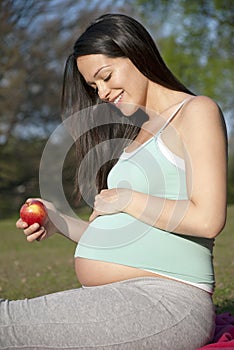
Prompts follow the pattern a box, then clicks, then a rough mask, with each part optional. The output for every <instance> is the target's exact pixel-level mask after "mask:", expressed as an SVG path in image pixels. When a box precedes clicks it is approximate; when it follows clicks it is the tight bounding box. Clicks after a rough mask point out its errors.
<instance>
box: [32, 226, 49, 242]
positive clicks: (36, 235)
mask: <svg viewBox="0 0 234 350" xmlns="http://www.w3.org/2000/svg"><path fill="white" fill-rule="evenodd" d="M45 235H46V230H45V228H44V227H41V228H40V230H38V231H36V232H34V233H32V234H31V235H29V236H27V241H28V242H30V243H31V242H34V241H40V240H41V239H42V236H45Z"/></svg>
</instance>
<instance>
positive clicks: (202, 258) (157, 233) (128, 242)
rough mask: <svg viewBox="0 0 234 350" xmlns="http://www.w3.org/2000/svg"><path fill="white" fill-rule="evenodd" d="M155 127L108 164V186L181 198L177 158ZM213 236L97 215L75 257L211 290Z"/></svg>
mask: <svg viewBox="0 0 234 350" xmlns="http://www.w3.org/2000/svg"><path fill="white" fill-rule="evenodd" d="M184 103H185V101H183V102H182V103H181V104H180V106H179V108H178V109H177V110H176V111H175V112H174V113H173V115H172V116H171V117H170V118H169V119H168V120H167V122H166V124H165V125H164V126H163V127H162V128H161V129H160V130H159V132H158V133H157V134H156V135H154V136H153V137H152V138H150V139H149V140H148V141H146V142H145V143H144V144H142V145H141V146H140V147H138V148H137V149H136V150H135V151H133V152H131V153H126V152H124V153H123V154H122V155H121V157H120V158H119V160H118V162H117V163H116V164H115V166H114V167H113V168H112V169H111V171H110V173H109V175H108V179H107V183H108V188H109V189H110V188H130V189H132V190H135V191H138V192H143V193H147V194H149V195H152V196H158V197H161V198H166V199H172V200H186V199H188V196H187V188H186V172H185V164H184V161H183V159H182V158H179V157H178V156H176V155H175V154H174V153H172V152H171V151H170V150H169V149H168V148H167V147H166V146H165V144H164V143H163V141H162V140H161V137H160V135H161V133H162V131H163V130H164V129H165V127H166V126H167V125H168V124H169V122H170V121H171V120H172V118H173V117H174V116H175V115H176V114H177V112H178V110H179V109H180V108H181V107H182V106H183V104H184ZM212 249H213V239H207V238H200V237H194V236H187V235H181V234H175V233H173V232H168V231H164V230H161V229H158V228H156V227H152V226H150V225H148V224H146V223H144V222H142V221H140V220H138V219H136V218H134V217H133V216H131V215H128V214H126V213H116V214H111V215H103V216H99V217H97V218H96V219H95V220H94V221H92V222H91V223H90V225H89V227H88V228H87V229H86V231H85V232H84V233H83V235H82V237H81V239H80V241H79V243H78V245H77V248H76V251H75V257H83V258H88V259H94V260H101V261H106V262H111V263H116V264H122V265H127V266H131V267H135V268H139V269H142V270H146V271H151V272H154V273H157V274H160V275H163V276H167V277H170V278H173V279H176V280H180V281H184V282H187V283H190V284H192V285H195V286H197V287H200V288H202V289H204V290H206V291H208V292H212V291H213V287H214V271H213V264H212Z"/></svg>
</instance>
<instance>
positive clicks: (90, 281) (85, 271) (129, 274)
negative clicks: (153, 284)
mask: <svg viewBox="0 0 234 350" xmlns="http://www.w3.org/2000/svg"><path fill="white" fill-rule="evenodd" d="M75 271H76V275H77V278H78V280H79V282H80V283H81V284H82V285H83V286H98V285H102V284H108V283H114V282H119V281H123V280H127V279H131V278H136V277H144V276H151V277H164V276H161V275H158V274H156V273H153V272H149V271H144V270H140V269H137V268H134V267H130V266H125V265H120V264H114V263H110V262H105V261H99V260H92V259H86V258H80V257H77V258H75ZM164 278H167V277H164Z"/></svg>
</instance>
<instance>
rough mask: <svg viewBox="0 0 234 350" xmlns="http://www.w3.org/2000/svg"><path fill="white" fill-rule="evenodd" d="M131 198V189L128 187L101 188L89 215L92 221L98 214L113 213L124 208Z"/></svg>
mask: <svg viewBox="0 0 234 350" xmlns="http://www.w3.org/2000/svg"><path fill="white" fill-rule="evenodd" d="M131 198H132V190H130V189H128V188H113V189H110V190H102V191H101V192H100V193H99V194H98V195H97V196H96V197H95V201H94V208H93V209H94V210H93V212H92V214H91V215H90V217H89V221H93V220H94V219H95V218H96V217H97V216H99V215H107V214H115V213H119V212H122V211H124V210H125V209H126V207H127V205H128V204H129V202H130V200H131Z"/></svg>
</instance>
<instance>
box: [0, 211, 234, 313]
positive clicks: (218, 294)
mask: <svg viewBox="0 0 234 350" xmlns="http://www.w3.org/2000/svg"><path fill="white" fill-rule="evenodd" d="M15 221H16V219H8V220H2V221H0V237H1V245H0V298H8V299H22V298H30V297H35V296H39V295H42V294H47V293H52V292H56V291H61V290H66V289H71V288H77V287H79V286H80V284H79V283H78V281H77V279H76V275H75V272H74V267H73V254H74V250H75V244H74V243H73V242H71V241H69V240H67V239H65V238H64V237H61V236H60V235H54V236H53V237H51V238H50V239H48V240H46V241H44V242H41V243H38V242H34V243H28V242H27V241H26V240H25V238H24V236H23V234H22V233H21V231H19V230H17V229H16V228H15ZM233 252H234V206H232V207H229V208H228V219H227V224H226V227H225V229H224V230H223V232H222V233H221V234H220V235H219V236H218V238H217V239H216V244H215V249H214V266H215V273H216V290H215V293H214V302H215V305H216V307H217V310H218V312H223V311H230V312H231V313H232V314H234V278H233V277H234V273H233V272H234V253H233Z"/></svg>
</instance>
